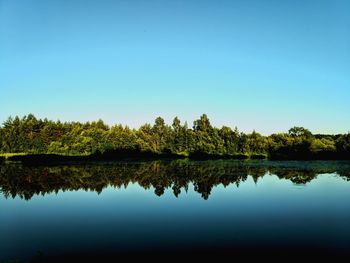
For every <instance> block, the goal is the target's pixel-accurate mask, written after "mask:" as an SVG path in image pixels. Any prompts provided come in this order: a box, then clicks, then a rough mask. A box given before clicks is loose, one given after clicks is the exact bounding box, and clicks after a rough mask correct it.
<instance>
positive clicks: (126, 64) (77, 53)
mask: <svg viewBox="0 0 350 263" xmlns="http://www.w3.org/2000/svg"><path fill="white" fill-rule="evenodd" d="M0 105H1V106H0V107H1V108H0V122H1V123H2V122H3V121H4V120H6V119H7V118H8V117H9V116H10V115H11V116H15V115H19V116H24V115H27V114H29V113H33V114H35V115H36V116H37V117H40V118H45V117H47V118H49V119H53V120H57V119H60V120H61V121H92V120H97V119H99V118H101V119H103V120H104V121H105V122H107V123H108V124H115V123H122V124H126V125H129V126H131V127H138V126H140V125H141V124H143V123H146V122H148V123H153V121H154V119H155V118H156V117H157V116H162V117H164V119H165V120H166V122H167V123H169V124H171V122H172V119H173V118H174V117H175V116H179V118H180V119H181V120H182V121H188V123H189V125H192V122H193V120H195V119H198V118H199V116H200V115H201V114H203V113H206V114H207V115H208V117H209V118H210V120H211V122H212V124H213V125H215V126H217V127H221V126H222V125H227V126H231V127H235V126H237V127H238V128H239V129H240V130H242V131H244V132H251V131H253V130H254V129H255V130H256V131H258V132H260V133H262V134H271V133H275V132H286V131H288V129H289V128H290V127H293V126H303V127H306V128H308V129H310V130H311V131H312V132H314V133H329V134H335V133H345V132H348V131H350V1H347V0H344V1H342V0H339V1H338V0H329V1H322V0H317V1H316V0H315V1H314V0H305V1H301V0H300V1H298V0H291V1H289V0H286V1H278V0H270V1H269V0H266V1H259V0H241V1H239V0H237V1H234V0H227V1H226V0H217V1H213V0H212V1H207V0H183V1H182V0H173V1H170V0H169V1H166V0H159V1H156V0H147V1H144V0H139V1H138V0H120V1H118V0H116V1H106V0H105V1H104V0H100V1H97V0H95V1H89V0H84V1H83V0H60V1H58V0H57V1H55V0H52V1H46V0H32V1H25V0H22V1H19V0H0Z"/></svg>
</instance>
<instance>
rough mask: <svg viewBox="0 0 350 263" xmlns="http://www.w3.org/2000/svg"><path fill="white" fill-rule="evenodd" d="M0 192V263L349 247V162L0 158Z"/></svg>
mask: <svg viewBox="0 0 350 263" xmlns="http://www.w3.org/2000/svg"><path fill="white" fill-rule="evenodd" d="M0 191H1V192H0V261H5V260H6V261H8V260H20V261H21V262H22V261H24V262H25V261H34V262H35V261H36V262H40V261H49V260H57V261H61V260H63V259H64V260H66V259H73V258H74V259H82V258H84V259H85V260H86V259H93V260H96V261H98V260H99V259H102V258H104V257H121V256H128V257H131V256H134V255H142V256H144V255H151V256H158V257H161V258H162V257H163V256H164V257H165V258H166V256H169V255H189V254H191V255H197V256H199V255H202V256H203V255H208V256H210V255H215V256H220V255H228V254H229V255H242V254H243V255H256V256H257V255H260V254H263V253H267V254H275V255H276V254H278V255H280V254H284V255H285V256H286V255H291V254H293V253H294V255H295V254H296V255H298V253H301V252H303V253H305V252H308V253H309V254H317V255H320V254H322V255H323V254H324V255H331V256H336V255H348V254H349V251H350V250H349V249H350V162H334V161H332V162H321V161H319V162H317V161H314V162H269V161H206V162H186V161H174V162H147V163H127V162H124V163H104V164H89V165H74V166H73V165H71V166H54V167H26V166H21V165H18V164H11V165H10V164H7V165H2V166H0Z"/></svg>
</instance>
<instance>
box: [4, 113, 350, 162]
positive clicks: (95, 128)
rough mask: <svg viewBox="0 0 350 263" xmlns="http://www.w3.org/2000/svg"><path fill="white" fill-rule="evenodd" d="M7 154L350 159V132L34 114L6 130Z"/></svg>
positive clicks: (203, 120) (16, 120) (9, 122)
mask: <svg viewBox="0 0 350 263" xmlns="http://www.w3.org/2000/svg"><path fill="white" fill-rule="evenodd" d="M0 152H1V153H29V154H59V155H104V154H105V155H108V154H109V155H110V156H113V154H116V153H118V154H117V156H123V155H125V156H128V155H134V156H139V157H140V156H141V157H142V156H147V155H152V156H154V155H155V156H178V157H190V158H194V159H195V158H204V159H211V158H213V159H216V158H239V159H246V158H253V159H254V158H270V159H350V133H347V134H338V135H322V134H312V133H311V132H310V131H309V130H308V129H305V128H303V127H293V128H291V129H289V131H288V132H286V133H275V134H271V135H269V136H263V135H261V134H259V133H258V132H256V131H253V132H252V133H249V134H245V133H243V132H240V131H239V130H238V129H237V127H236V128H234V129H232V128H230V127H227V126H223V127H221V128H217V127H214V126H212V124H211V123H210V120H209V118H208V116H207V115H206V114H203V115H202V116H200V118H199V119H197V120H195V121H194V122H193V126H192V127H189V126H188V124H187V122H185V123H181V121H180V119H179V118H178V117H175V118H174V120H173V122H172V124H171V125H168V124H166V123H165V121H164V119H163V118H161V117H158V118H156V119H155V122H154V124H149V123H147V124H144V125H142V126H141V127H139V128H138V129H131V128H129V127H128V126H123V125H121V124H117V125H113V126H109V125H107V124H105V123H104V122H103V121H102V120H98V121H93V122H85V123H81V122H61V121H52V120H48V119H46V118H45V119H38V118H36V117H35V116H34V115H33V114H29V115H27V116H24V117H19V116H16V117H14V118H12V117H9V118H8V119H7V120H6V121H5V122H4V123H3V124H2V125H1V126H0Z"/></svg>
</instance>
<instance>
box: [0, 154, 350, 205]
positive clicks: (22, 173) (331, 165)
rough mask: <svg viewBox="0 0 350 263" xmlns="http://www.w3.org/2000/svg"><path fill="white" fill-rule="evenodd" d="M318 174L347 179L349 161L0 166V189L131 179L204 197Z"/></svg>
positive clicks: (94, 187) (50, 188) (90, 187)
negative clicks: (271, 178) (219, 189)
mask: <svg viewBox="0 0 350 263" xmlns="http://www.w3.org/2000/svg"><path fill="white" fill-rule="evenodd" d="M322 173H336V174H338V175H339V176H340V177H342V178H343V179H344V180H350V163H349V162H345V161H339V162H337V161H310V162H303V161H290V162H272V161H223V160H218V161H202V162H199V161H197V162H196V161H186V160H177V161H172V162H165V161H153V162H139V163H136V162H118V163H90V164H84V165H82V164H80V165H78V164H77V165H69V166H48V167H45V166H40V167H33V166H23V165H20V164H4V165H1V166H0V191H1V192H2V193H3V195H4V196H5V197H6V198H9V197H13V198H14V197H16V196H18V197H20V198H24V199H26V200H30V199H31V198H32V197H33V196H34V195H45V194H49V193H53V192H55V193H56V194H57V193H58V192H59V191H60V190H62V191H72V190H73V191H74V190H79V189H82V190H85V191H95V192H97V193H101V192H102V190H103V189H104V188H106V187H108V186H113V187H114V188H116V189H118V188H127V187H128V185H129V184H130V183H132V184H134V183H137V184H139V185H140V186H141V187H143V188H144V189H150V188H154V193H155V194H156V195H158V196H161V195H163V194H164V191H165V190H166V189H168V188H171V189H172V191H173V193H174V195H175V196H176V197H178V196H179V195H180V194H181V192H182V191H185V192H186V191H187V190H188V188H189V185H190V184H193V186H194V190H195V191H196V192H198V193H200V194H201V196H202V198H204V199H208V198H209V196H210V193H211V191H212V189H213V187H216V186H218V185H223V186H225V187H226V186H228V185H230V184H235V185H236V186H237V187H239V185H240V183H241V182H244V181H246V180H247V178H248V176H251V177H252V179H253V180H254V182H255V183H258V181H259V178H262V177H263V176H266V175H269V174H273V175H276V176H277V177H278V178H280V179H287V180H290V181H291V182H293V183H296V184H306V183H308V182H310V181H312V180H313V179H315V178H316V177H317V175H319V174H322Z"/></svg>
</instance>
